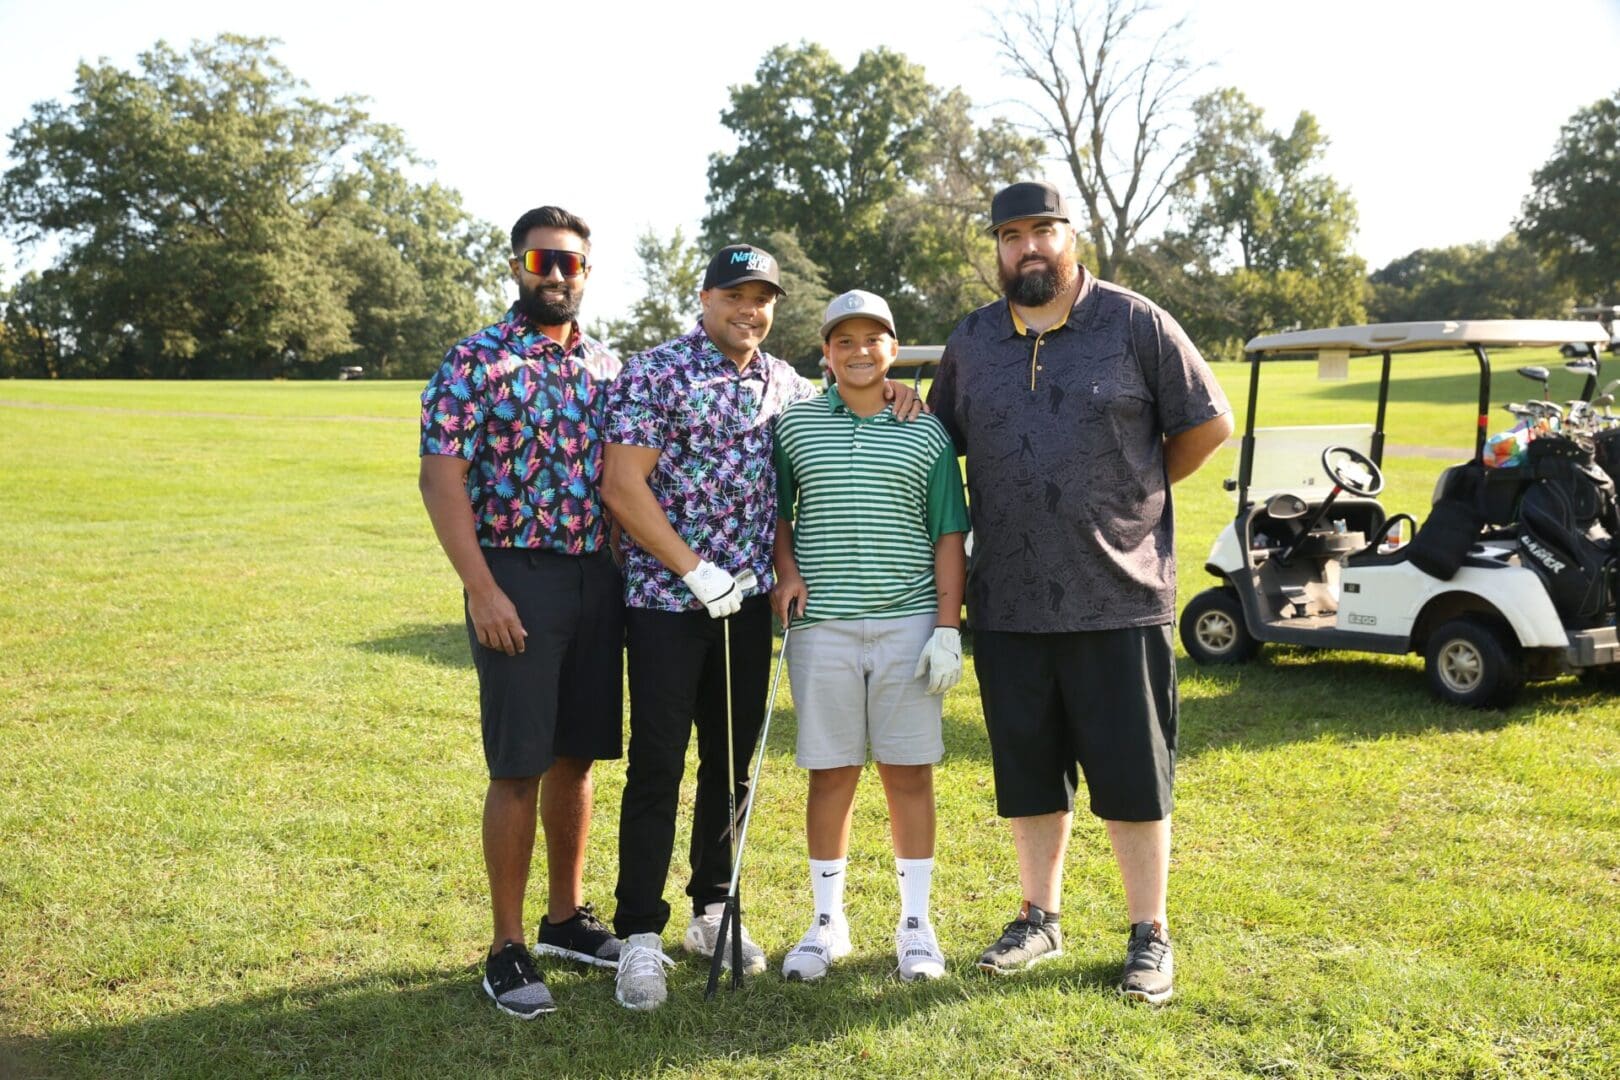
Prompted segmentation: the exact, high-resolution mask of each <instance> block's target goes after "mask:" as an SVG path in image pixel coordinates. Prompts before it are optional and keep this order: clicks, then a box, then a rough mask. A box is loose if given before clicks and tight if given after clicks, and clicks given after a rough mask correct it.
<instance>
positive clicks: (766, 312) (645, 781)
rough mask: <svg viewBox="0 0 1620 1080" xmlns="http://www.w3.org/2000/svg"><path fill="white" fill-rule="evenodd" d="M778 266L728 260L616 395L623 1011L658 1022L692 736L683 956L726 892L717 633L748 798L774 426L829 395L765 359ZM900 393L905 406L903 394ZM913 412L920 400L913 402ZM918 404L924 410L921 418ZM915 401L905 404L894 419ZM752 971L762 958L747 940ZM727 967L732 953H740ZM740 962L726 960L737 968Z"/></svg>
mask: <svg viewBox="0 0 1620 1080" xmlns="http://www.w3.org/2000/svg"><path fill="white" fill-rule="evenodd" d="M782 295H783V290H782V285H781V277H780V274H779V271H778V268H777V263H776V260H775V259H774V258H773V257H772V256H771V255H770V254H769V253H768V252H765V251H762V250H760V249H759V248H756V247H752V246H750V245H747V244H734V245H731V246H729V247H725V248H722V249H721V250H720V251H719V252H718V253H717V254H716V255H715V256H714V258H713V260H711V261H710V263H709V268H708V271H707V273H705V274H704V277H703V289H702V291H701V292H700V293H699V300H700V302H701V304H702V309H703V314H702V318H701V319H700V320H699V322H698V325H697V326H695V327H694V328H693V329H692V331H691V332H690V333H688V334H685V335H684V336H682V337H678V338H676V339H674V340H673V341H667V342H665V343H664V344H662V345H659V346H656V347H655V348H653V349H650V350H648V351H647V352H645V353H641V354H640V355H637V356H634V357H631V358H630V360H629V361H628V362H626V364H625V367H624V372H623V374H622V375H621V376H620V378H619V380H618V381H617V382H615V383H614V385H613V387H612V389H611V390H610V391H609V394H608V401H607V421H606V427H605V432H604V436H603V438H604V442H605V443H606V446H605V449H604V458H603V482H602V497H603V499H604V501H606V503H607V505H608V508H609V510H610V511H611V512H612V514H613V516H614V519H615V520H616V521H617V522H618V523H619V524H620V525H622V526H623V528H624V532H625V540H624V582H625V602H626V605H627V609H628V610H627V611H626V620H625V622H626V632H627V635H626V644H627V656H628V662H629V669H630V751H629V766H628V770H627V772H626V775H625V786H624V802H623V806H622V809H621V813H620V817H619V884H618V888H617V889H616V896H617V898H618V910H617V912H616V913H615V915H614V920H613V922H614V927H615V929H616V932H617V933H618V934H619V936H621V937H623V938H625V939H626V941H625V947H624V951H623V953H622V954H621V956H620V963H619V975H618V986H617V997H618V1000H619V1001H620V1002H621V1003H622V1004H624V1005H625V1006H627V1007H629V1008H633V1009H652V1008H657V1007H658V1006H659V1005H660V1004H662V1002H663V1000H664V997H665V980H664V971H663V968H664V966H665V965H666V964H667V963H669V961H668V960H667V959H666V958H665V957H664V955H663V952H662V948H661V944H660V938H659V935H660V934H661V933H662V931H663V928H664V926H665V924H666V923H667V922H668V921H669V915H670V909H669V905H668V904H667V903H665V901H664V898H663V894H664V883H665V880H666V878H667V877H668V873H669V860H670V855H671V851H672V849H673V846H674V843H675V812H676V807H677V805H678V803H679V798H680V783H681V774H682V772H683V770H684V767H685V759H686V745H687V742H688V740H689V739H690V737H691V732H692V728H693V724H694V722H695V723H696V727H697V737H698V776H697V797H696V802H695V805H694V807H693V813H692V846H691V862H692V876H691V879H690V881H689V882H688V884H687V888H686V892H687V895H688V896H690V897H691V898H692V918H691V922H690V923H688V925H687V929H686V936H685V938H684V941H683V945H684V947H685V948H686V949H687V950H688V951H690V952H695V953H698V954H699V955H710V956H712V955H713V952H714V942H715V937H716V932H717V930H718V927H719V921H720V911H721V905H722V901H723V900H724V899H725V895H726V891H727V888H728V886H729V883H730V877H731V857H730V842H729V839H728V833H727V830H728V829H729V826H730V818H729V799H728V793H727V790H726V789H727V769H726V742H727V739H726V711H727V700H726V693H727V687H726V681H725V680H726V667H725V657H724V656H723V654H722V642H723V640H724V637H725V635H724V634H723V633H722V624H721V621H720V620H722V619H729V620H730V622H731V627H730V638H731V687H730V707H731V710H732V720H733V726H732V731H733V737H732V746H733V751H734V766H735V775H736V776H737V777H738V778H739V779H740V780H741V781H742V782H741V783H739V785H738V787H737V791H736V793H735V794H736V801H737V805H738V807H739V808H740V807H741V806H743V805H744V804H745V802H746V800H747V798H748V789H747V780H746V777H747V774H748V760H749V758H750V756H751V754H752V751H753V746H754V742H755V740H756V738H757V737H758V735H759V729H760V725H761V724H762V723H763V722H764V717H765V696H766V690H767V682H768V679H769V677H770V662H771V612H770V606H769V603H768V601H767V599H766V596H765V594H766V593H767V592H769V591H770V588H771V585H772V582H773V578H772V565H771V556H772V547H773V544H774V540H775V529H776V471H775V467H774V464H773V462H772V456H771V430H772V423H773V421H774V419H775V418H776V417H777V416H779V415H781V413H782V411H783V410H784V409H786V408H787V407H788V406H789V405H791V404H792V403H794V402H795V401H799V400H801V399H803V398H807V397H810V396H812V395H814V394H815V393H816V392H817V387H816V385H815V384H814V383H812V382H810V381H809V380H808V379H805V378H803V377H802V376H800V375H799V374H798V373H797V372H795V371H794V370H793V368H792V367H791V366H790V365H789V364H787V363H786V362H785V361H782V360H779V359H777V358H776V357H774V356H771V355H770V354H768V353H766V352H764V351H763V350H761V349H760V344H761V342H763V341H764V340H765V335H766V334H768V333H769V332H770V329H771V321H772V319H773V317H774V315H775V309H776V303H777V301H778V300H779V299H780V298H781V297H782ZM900 393H901V394H902V395H907V394H908V392H907V391H906V390H905V388H901V391H900ZM909 396H911V397H912V400H913V401H915V398H914V395H909ZM916 404H917V405H919V406H920V402H917V403H916ZM904 405H905V402H903V401H900V400H897V401H896V407H897V409H901V410H903V408H904ZM742 942H743V963H744V966H745V968H746V969H747V970H748V971H750V972H755V973H757V972H759V971H763V970H764V968H765V954H764V952H763V951H762V950H761V949H760V948H759V946H757V945H756V944H754V942H753V941H752V940H751V939H750V938H749V937H748V935H747V934H746V933H744V934H742ZM728 951H729V950H728ZM727 962H728V963H729V957H727Z"/></svg>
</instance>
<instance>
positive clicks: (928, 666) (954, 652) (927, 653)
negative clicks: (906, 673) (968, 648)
mask: <svg viewBox="0 0 1620 1080" xmlns="http://www.w3.org/2000/svg"><path fill="white" fill-rule="evenodd" d="M924 675H927V676H928V692H929V693H930V694H943V693H945V691H947V690H949V689H950V688H951V687H953V686H955V685H956V684H957V683H958V682H960V681H961V679H962V632H961V631H960V630H958V629H956V628H955V627H954V626H936V627H934V636H933V637H931V638H929V639H928V644H927V645H924V646H923V651H922V655H921V656H919V657H917V670H916V671H915V672H914V673H913V677H914V678H918V679H920V678H922V677H923V676H924Z"/></svg>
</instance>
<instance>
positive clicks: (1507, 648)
mask: <svg viewBox="0 0 1620 1080" xmlns="http://www.w3.org/2000/svg"><path fill="white" fill-rule="evenodd" d="M1608 340H1609V335H1608V334H1607V333H1606V332H1605V331H1604V330H1603V328H1602V327H1601V326H1599V325H1598V324H1596V323H1589V322H1564V321H1552V320H1491V321H1470V322H1415V323H1385V324H1378V325H1372V326H1347V327H1337V328H1332V329H1325V330H1304V331H1296V332H1291V333H1280V334H1269V335H1265V336H1262V337H1258V338H1255V339H1254V340H1253V341H1250V342H1249V343H1248V345H1247V346H1245V351H1246V352H1247V353H1248V358H1249V363H1250V369H1249V394H1248V415H1247V418H1246V421H1245V427H1244V432H1243V438H1242V443H1241V452H1240V457H1239V461H1238V469H1237V475H1236V477H1235V478H1233V479H1230V480H1228V481H1226V485H1227V488H1228V490H1231V491H1235V492H1236V494H1237V514H1236V516H1235V517H1234V519H1233V521H1232V523H1231V524H1229V525H1227V526H1226V527H1225V529H1223V530H1222V532H1221V534H1220V536H1219V537H1218V538H1217V539H1216V541H1215V544H1214V546H1213V548H1212V549H1211V551H1210V554H1209V560H1208V562H1206V563H1205V569H1206V570H1208V571H1209V572H1210V573H1211V574H1213V575H1214V576H1215V577H1217V578H1219V579H1220V580H1221V584H1220V585H1219V586H1218V587H1216V588H1212V589H1208V590H1206V591H1204V592H1202V593H1200V594H1199V595H1197V596H1196V597H1194V598H1193V599H1192V601H1191V602H1190V603H1188V605H1187V607H1186V608H1185V610H1183V612H1182V614H1181V621H1180V629H1181V640H1182V643H1183V644H1184V645H1185V646H1186V649H1187V652H1188V654H1189V655H1190V656H1191V657H1192V658H1193V659H1194V660H1195V661H1197V662H1199V663H1201V664H1233V663H1240V662H1243V661H1245V660H1248V659H1250V658H1252V657H1253V656H1254V655H1255V654H1256V653H1257V652H1258V651H1259V649H1260V648H1261V646H1262V645H1263V644H1264V643H1265V642H1281V643H1284V644H1290V645H1304V646H1314V647H1318V648H1331V649H1351V650H1358V651H1363V652H1376V653H1392V654H1403V653H1408V652H1417V653H1421V654H1422V655H1423V656H1424V657H1425V660H1426V663H1427V670H1428V681H1429V686H1430V688H1431V689H1432V690H1433V692H1434V693H1435V694H1436V695H1437V696H1438V697H1439V698H1441V699H1442V700H1444V701H1448V702H1452V703H1455V704H1458V705H1465V706H1474V707H1494V706H1500V705H1503V704H1505V703H1506V702H1508V701H1509V700H1511V698H1512V697H1513V695H1514V694H1515V693H1516V692H1517V690H1518V688H1519V686H1520V685H1521V684H1522V683H1523V682H1524V681H1525V680H1526V679H1533V678H1550V677H1554V676H1556V675H1559V674H1562V673H1565V672H1568V671H1580V670H1585V669H1600V668H1607V667H1609V666H1610V665H1620V639H1617V636H1616V630H1615V603H1614V592H1615V590H1614V589H1613V588H1612V584H1613V577H1614V567H1615V565H1616V558H1615V552H1616V551H1617V550H1620V541H1617V542H1615V543H1613V544H1612V545H1611V539H1612V538H1613V537H1615V536H1620V517H1617V516H1616V508H1615V498H1614V485H1613V482H1612V481H1611V479H1610V477H1609V475H1608V474H1607V473H1605V471H1604V470H1603V469H1602V468H1599V467H1598V466H1597V465H1595V464H1594V463H1593V451H1592V447H1593V444H1594V436H1595V437H1596V439H1597V440H1602V439H1603V436H1604V433H1605V431H1606V430H1607V431H1613V433H1614V434H1616V435H1620V429H1613V428H1612V427H1611V424H1610V421H1614V422H1616V423H1620V418H1613V417H1609V418H1607V419H1606V418H1605V416H1599V415H1598V414H1597V413H1596V411H1595V410H1594V409H1593V407H1592V399H1593V395H1594V392H1595V391H1596V388H1597V382H1598V379H1597V373H1598V365H1599V357H1598V350H1599V349H1600V348H1602V347H1603V346H1606V345H1607V344H1608ZM1565 345H1573V346H1577V347H1578V349H1579V352H1580V354H1581V355H1580V357H1579V358H1578V359H1576V360H1573V361H1572V362H1571V363H1570V364H1568V365H1566V366H1567V367H1568V368H1569V369H1570V370H1572V371H1575V372H1577V373H1579V374H1582V375H1584V376H1586V379H1585V384H1584V390H1583V391H1582V400H1581V401H1579V402H1571V403H1569V406H1568V410H1567V413H1565V411H1564V410H1561V409H1560V408H1559V406H1558V405H1557V404H1556V403H1553V402H1546V401H1543V402H1537V403H1535V406H1536V408H1533V409H1532V408H1529V407H1528V406H1527V405H1515V406H1512V408H1513V409H1515V410H1518V411H1517V412H1515V418H1516V419H1519V420H1520V423H1521V425H1534V426H1533V427H1525V428H1524V431H1525V433H1526V434H1525V435H1524V436H1523V437H1522V441H1521V445H1520V446H1519V451H1520V454H1519V458H1518V459H1516V460H1515V461H1514V462H1513V463H1512V464H1510V465H1508V466H1507V467H1499V461H1498V459H1496V458H1495V457H1491V458H1490V460H1489V463H1488V452H1487V438H1486V434H1487V428H1488V427H1489V426H1490V420H1489V413H1490V404H1489V403H1490V394H1491V365H1490V357H1489V355H1488V352H1487V350H1488V349H1489V348H1494V347H1506V346H1541V347H1550V348H1560V347H1562V346H1565ZM1441 349H1453V350H1455V349H1466V350H1469V351H1470V352H1471V353H1472V354H1473V356H1474V358H1475V359H1476V360H1477V362H1478V366H1479V419H1478V427H1477V428H1476V429H1475V431H1474V433H1473V434H1474V453H1473V457H1472V458H1471V459H1470V460H1468V461H1465V462H1461V463H1459V464H1455V465H1451V466H1449V467H1447V468H1445V469H1444V470H1443V471H1442V472H1441V474H1440V477H1439V479H1438V482H1437V483H1436V485H1435V489H1434V497H1433V501H1432V505H1431V506H1430V507H1429V508H1428V510H1427V511H1426V513H1425V514H1424V521H1423V524H1422V527H1421V528H1418V527H1417V522H1416V521H1415V520H1414V518H1413V517H1412V516H1411V515H1410V514H1404V513H1402V514H1394V515H1391V514H1388V513H1386V511H1385V508H1384V506H1383V505H1382V504H1381V503H1380V502H1379V500H1378V495H1379V492H1380V491H1381V490H1382V488H1383V476H1382V473H1381V471H1380V466H1381V465H1382V463H1383V456H1384V416H1385V409H1386V406H1387V405H1388V401H1389V390H1390V367H1391V365H1392V363H1393V361H1394V358H1395V357H1396V356H1400V355H1405V354H1408V353H1414V352H1424V351H1431V350H1441ZM1312 354H1315V355H1316V356H1317V357H1318V359H1319V361H1320V362H1322V363H1324V364H1332V363H1334V362H1337V363H1338V364H1339V366H1340V370H1347V363H1346V360H1345V358H1347V357H1349V356H1381V357H1382V360H1383V366H1382V370H1381V374H1380V378H1379V383H1378V404H1377V412H1376V415H1375V417H1374V418H1373V423H1372V424H1370V425H1367V424H1361V425H1336V426H1327V427H1281V428H1257V427H1256V425H1255V420H1256V411H1257V410H1256V405H1257V403H1258V400H1259V392H1260V380H1261V370H1262V368H1263V367H1264V366H1265V364H1266V362H1267V361H1271V360H1276V359H1280V358H1284V357H1293V358H1304V357H1308V356H1310V355H1312ZM1521 373H1522V374H1525V375H1527V377H1530V378H1533V379H1538V381H1540V382H1541V384H1542V386H1543V397H1545V386H1546V382H1547V377H1548V376H1547V372H1546V370H1545V369H1544V368H1526V369H1523V371H1522V372H1521ZM1610 400H1611V401H1612V397H1611V399H1610ZM1602 401H1603V399H1602V398H1601V397H1600V398H1598V402H1599V403H1602ZM1604 411H1605V414H1607V413H1608V409H1607V408H1606V407H1605V410H1604ZM1551 412H1559V413H1560V417H1559V418H1552V417H1550V416H1549V415H1544V414H1550V413H1551ZM1532 413H1533V414H1535V419H1534V420H1533V421H1532V420H1531V419H1530V418H1529V417H1530V415H1531V414H1532ZM1516 430H1517V429H1516ZM1538 434H1539V435H1541V436H1543V437H1539V438H1538V437H1535V436H1536V435H1538ZM1492 451H1493V452H1494V447H1493V448H1492ZM1614 456H1615V457H1616V458H1620V454H1617V455H1614ZM1617 471H1620V470H1617ZM1402 529H1404V530H1405V532H1404V536H1403V535H1402V533H1401V532H1400V531H1399V530H1402ZM1413 530H1415V532H1416V535H1415V536H1414V535H1412V533H1413ZM1403 539H1406V540H1408V541H1409V542H1404V543H1403V542H1401V541H1402V540H1403ZM1612 670H1616V671H1620V666H1617V667H1614V668H1613V669H1612Z"/></svg>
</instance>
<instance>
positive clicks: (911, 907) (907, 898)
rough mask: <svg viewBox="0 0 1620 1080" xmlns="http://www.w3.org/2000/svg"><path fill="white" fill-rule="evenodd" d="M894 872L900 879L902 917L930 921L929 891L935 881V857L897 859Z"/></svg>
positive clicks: (903, 918)
mask: <svg viewBox="0 0 1620 1080" xmlns="http://www.w3.org/2000/svg"><path fill="white" fill-rule="evenodd" d="M894 872H895V874H896V876H897V877H898V878H899V880H900V918H901V919H902V920H905V919H909V918H911V917H912V916H914V915H915V916H916V917H917V918H919V919H921V920H923V921H924V922H927V921H928V891H929V889H930V888H931V887H932V886H933V883H934V860H933V859H896V860H894Z"/></svg>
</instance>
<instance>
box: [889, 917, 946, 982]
mask: <svg viewBox="0 0 1620 1080" xmlns="http://www.w3.org/2000/svg"><path fill="white" fill-rule="evenodd" d="M894 951H895V955H896V956H898V957H899V958H900V977H901V978H902V979H905V980H906V981H907V982H910V981H911V980H912V979H940V978H944V976H945V954H944V953H942V952H940V951H939V942H938V941H935V940H934V928H933V926H931V925H930V924H929V923H928V922H927V921H926V920H923V919H919V918H917V916H915V915H912V916H909V917H908V918H906V919H904V920H902V921H901V923H900V926H899V928H898V929H896V930H895V932H894Z"/></svg>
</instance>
